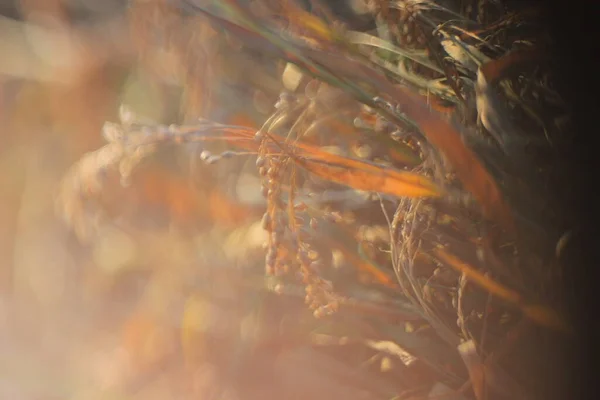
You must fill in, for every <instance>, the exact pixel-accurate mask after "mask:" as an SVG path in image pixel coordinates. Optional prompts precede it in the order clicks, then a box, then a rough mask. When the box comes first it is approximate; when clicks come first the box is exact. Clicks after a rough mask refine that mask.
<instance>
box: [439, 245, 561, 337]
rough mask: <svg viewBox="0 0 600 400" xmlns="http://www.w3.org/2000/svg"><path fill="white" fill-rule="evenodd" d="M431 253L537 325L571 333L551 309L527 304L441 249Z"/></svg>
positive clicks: (524, 300)
mask: <svg viewBox="0 0 600 400" xmlns="http://www.w3.org/2000/svg"><path fill="white" fill-rule="evenodd" d="M433 252H434V254H435V255H436V256H437V257H438V258H439V259H440V260H441V261H443V262H444V263H446V264H448V265H449V266H450V267H452V268H454V269H455V270H457V271H459V272H462V273H464V274H465V275H466V276H467V277H468V278H469V279H470V280H471V281H472V282H473V283H475V284H476V285H478V286H479V287H481V288H483V289H485V290H487V291H488V292H490V293H491V294H493V295H494V296H497V297H499V298H501V299H503V300H505V301H507V302H509V303H512V304H514V305H516V306H518V307H519V308H520V309H521V311H522V312H523V314H525V315H526V316H527V317H528V318H530V319H531V320H532V321H534V322H536V323H538V324H539V325H542V326H545V327H548V328H551V329H555V330H558V331H562V332H563V333H571V332H572V328H571V327H570V326H569V325H568V324H567V322H566V321H565V320H564V319H563V318H562V317H561V316H560V315H559V314H558V313H557V312H556V311H554V310H552V309H551V308H549V307H547V306H544V305H540V304H531V303H527V302H526V299H524V298H523V296H521V295H520V294H519V293H517V292H516V291H514V290H512V289H509V288H507V287H505V286H503V285H501V284H499V283H497V282H494V281H493V280H492V279H490V278H488V277H487V276H485V275H483V274H482V273H481V272H479V271H478V270H477V269H475V268H474V267H472V266H470V265H468V264H467V263H465V262H463V261H462V260H460V259H458V258H457V257H455V256H454V255H452V254H450V253H448V252H446V251H445V250H443V249H441V248H436V249H434V250H433Z"/></svg>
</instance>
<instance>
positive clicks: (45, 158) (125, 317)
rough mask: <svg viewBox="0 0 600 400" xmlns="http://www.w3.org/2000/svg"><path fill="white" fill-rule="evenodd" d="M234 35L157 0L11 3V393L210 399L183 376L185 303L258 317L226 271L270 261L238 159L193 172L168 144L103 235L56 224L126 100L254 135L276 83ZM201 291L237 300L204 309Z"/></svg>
mask: <svg viewBox="0 0 600 400" xmlns="http://www.w3.org/2000/svg"><path fill="white" fill-rule="evenodd" d="M223 40H224V39H223V38H222V37H219V38H216V35H215V33H214V32H213V31H212V30H210V29H209V28H207V27H206V26H205V24H204V22H202V21H200V20H198V19H195V18H187V19H185V20H183V19H182V18H181V17H180V16H178V15H177V14H176V13H172V12H171V13H170V11H169V9H168V7H165V6H164V5H163V4H162V2H161V1H150V2H149V1H130V2H127V1H120V0H103V1H96V0H23V1H20V0H15V1H7V0H3V1H1V2H0V121H1V122H0V142H1V145H0V170H1V174H0V176H1V177H0V193H1V194H0V198H1V202H0V327H1V328H0V353H1V354H2V357H1V360H0V398H3V399H9V398H10V399H15V400H16V399H24V400H29V399H31V400H34V399H39V400H41V399H76V398H77V399H80V398H87V399H96V398H97V399H101V398H102V399H109V398H110V399H116V398H123V399H126V398H144V399H153V398H156V399H166V398H202V397H198V396H199V395H200V393H201V391H202V390H206V389H203V388H201V386H202V382H203V381H206V380H208V381H211V379H213V378H211V373H210V371H208V370H207V371H208V372H205V373H204V374H203V375H202V374H201V375H202V376H203V377H200V378H198V377H196V378H194V376H196V375H197V374H199V372H198V371H201V368H200V367H199V365H200V364H194V365H195V366H194V367H193V368H191V369H190V368H188V369H186V368H184V367H185V366H186V365H187V364H186V361H185V360H184V359H183V358H182V352H181V349H180V346H181V343H182V338H181V334H182V333H181V331H182V329H181V324H182V318H183V314H184V311H185V309H186V304H187V303H189V304H187V307H188V308H191V309H192V310H196V311H194V312H192V314H194V315H196V314H197V315H204V314H206V313H207V312H208V313H209V314H210V313H213V314H215V313H218V314H221V313H223V314H224V315H227V317H226V318H225V320H227V321H229V320H230V319H231V320H235V321H237V320H240V321H241V319H242V317H243V315H245V313H247V312H248V310H249V309H252V308H256V307H255V306H248V307H246V308H247V309H243V308H244V307H245V306H244V304H245V303H246V302H247V301H246V300H244V301H240V300H239V298H238V297H239V296H243V295H241V290H240V289H239V285H237V286H235V289H232V288H231V287H229V288H228V287H227V286H228V285H229V286H232V285H235V283H233V282H234V281H235V280H236V278H235V277H234V278H231V277H230V276H229V274H230V272H219V271H221V270H224V269H226V270H236V269H243V268H242V267H248V268H254V269H255V271H257V272H259V273H262V269H263V262H264V253H263V250H262V248H261V245H262V243H263V241H264V239H265V235H264V233H263V231H262V228H261V227H260V223H259V221H260V216H261V215H262V212H264V211H263V209H264V204H262V203H261V201H263V200H262V197H260V195H258V196H257V194H258V192H259V190H260V183H259V182H258V181H257V180H256V178H255V177H254V176H253V175H250V174H244V173H243V171H244V168H245V165H244V161H240V162H238V161H237V160H234V161H233V162H232V163H231V164H230V165H231V168H234V169H236V170H237V171H239V173H237V174H236V175H235V176H234V178H232V179H233V180H232V179H229V180H228V181H223V179H222V177H223V176H224V175H223V171H222V168H221V167H220V166H219V167H212V166H205V165H199V166H196V167H195V168H193V171H192V169H190V166H189V163H187V162H188V160H189V157H187V158H186V157H185V155H181V154H180V152H179V151H176V150H169V149H166V150H165V151H162V152H160V154H157V155H156V156H155V157H153V158H152V160H151V161H150V162H148V163H147V165H144V167H143V168H140V169H139V170H138V172H137V173H136V175H135V177H134V178H133V180H132V182H131V185H130V186H129V187H127V188H123V187H122V186H121V185H120V184H119V182H118V180H117V181H115V182H113V184H107V185H106V186H105V189H106V192H105V196H104V197H103V199H102V200H101V202H102V207H101V208H102V210H104V212H105V213H107V215H109V216H110V217H111V219H110V221H111V222H110V223H105V224H104V225H102V224H100V225H97V226H96V228H97V229H96V230H95V232H96V236H94V239H93V240H85V238H82V237H81V236H78V235H77V232H76V231H74V230H73V229H71V228H72V227H71V226H68V224H66V223H65V221H64V220H63V219H60V218H58V217H57V213H56V209H57V206H56V201H57V200H56V199H57V194H58V191H59V189H60V187H61V179H62V178H63V176H64V175H65V174H66V173H67V171H68V169H69V168H70V167H71V166H72V165H73V164H74V163H75V162H76V161H77V160H78V159H80V158H81V157H82V156H83V155H84V154H85V153H87V152H90V151H93V150H96V149H98V148H100V147H101V146H102V145H104V139H103V138H102V135H101V131H102V126H103V124H104V122H105V121H116V120H117V119H118V111H119V107H120V105H121V104H122V103H125V104H127V105H128V106H129V107H131V109H133V110H135V111H136V113H138V114H139V115H142V116H143V117H144V118H147V119H148V120H149V121H152V122H154V123H163V124H171V123H175V122H185V121H190V120H195V118H197V117H199V116H203V117H206V118H211V119H214V120H217V121H221V122H232V123H238V124H244V125H247V126H256V124H257V123H259V122H260V120H261V118H262V116H263V115H264V113H265V112H270V107H271V106H272V102H273V101H274V98H273V96H274V95H275V96H277V94H278V91H279V86H278V85H280V83H279V82H278V81H277V80H276V79H275V78H273V76H275V75H274V74H272V73H271V72H272V71H271V70H269V68H271V69H274V68H276V65H274V64H272V65H269V64H265V63H263V66H261V67H260V68H256V66H255V64H257V57H256V56H255V55H252V54H247V53H245V52H242V51H231V47H232V45H231V44H229V43H221V41H223ZM233 46H235V44H233ZM249 81H250V82H260V83H261V84H260V85H254V87H255V88H256V89H248V87H249V85H248V82H249ZM225 100H226V101H225ZM260 110H262V111H263V114H261V111H260ZM183 160H185V161H183ZM186 163H187V164H186ZM219 171H220V172H219ZM257 185H258V186H257ZM240 197H241V198H242V200H243V201H238V200H239V199H240ZM257 197H258V198H257ZM117 216H118V218H120V219H119V221H121V222H120V223H118V222H117V223H115V222H114V221H115V220H116V217H117ZM66 222H69V221H66ZM71 222H72V221H71ZM215 271H216V272H215ZM236 273H237V272H235V273H233V274H234V275H235V274H236ZM219 274H221V275H222V276H221V277H219V276H218V275H219ZM209 275H210V282H211V285H210V286H211V287H210V290H208V289H206V288H205V286H206V282H207V280H208V279H209V278H208V276H209ZM237 280H238V281H240V280H241V279H237ZM219 285H220V286H219ZM217 286H218V289H217ZM228 289H229V290H228ZM207 291H218V292H219V294H220V296H221V297H223V298H225V299H224V300H223V301H224V302H227V304H228V305H227V307H222V308H215V307H212V308H210V307H211V306H209V305H207V304H209V303H206V301H205V300H203V299H206V297H207V296H209V295H208V294H207ZM194 299H196V300H194ZM198 299H199V300H198ZM186 302H187V303H186ZM240 304H241V305H240ZM194 307H195V308H194ZM203 307H204V308H203ZM207 307H208V308H207ZM205 309H206V310H205ZM209 309H210V310H213V311H207V310H209ZM224 309H226V310H225V311H223V310H224ZM203 310H204V311H203ZM214 310H217V311H214ZM219 310H220V311H219ZM227 310H228V311H227ZM203 312H204V314H202V313H203ZM238 314H239V315H241V317H238ZM192 318H193V317H192ZM205 319H206V318H205ZM190 324H192V325H193V321H192V322H190ZM226 330H228V331H230V332H234V331H235V329H234V328H226ZM188 342H189V341H188ZM202 343H203V339H202V338H199V339H198V340H196V341H194V340H192V344H190V345H189V346H192V347H194V346H197V347H199V348H200V347H202ZM194 351H195V350H194V349H187V350H186V354H187V355H188V356H190V355H191V354H194ZM200 352H202V351H200ZM196 369H198V370H197V371H196ZM209 369H210V368H209ZM195 374H196V375H195ZM213 375H214V374H213ZM213 380H214V379H213ZM211 385H213V386H215V384H214V382H213V383H212V384H211ZM205 386H206V385H205Z"/></svg>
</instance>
